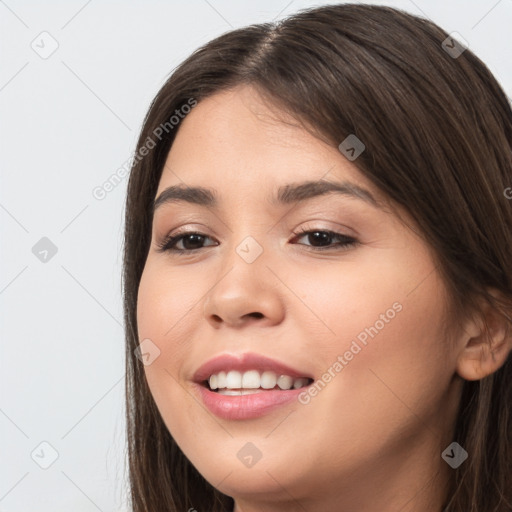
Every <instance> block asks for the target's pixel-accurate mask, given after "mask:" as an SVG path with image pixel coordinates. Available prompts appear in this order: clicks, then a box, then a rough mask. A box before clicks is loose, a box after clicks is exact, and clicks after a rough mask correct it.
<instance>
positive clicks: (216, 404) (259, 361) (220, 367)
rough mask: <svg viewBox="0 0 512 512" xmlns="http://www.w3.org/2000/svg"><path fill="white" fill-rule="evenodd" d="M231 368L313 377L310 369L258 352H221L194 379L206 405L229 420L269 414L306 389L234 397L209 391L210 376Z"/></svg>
mask: <svg viewBox="0 0 512 512" xmlns="http://www.w3.org/2000/svg"><path fill="white" fill-rule="evenodd" d="M230 370H237V371H239V372H244V371H247V370H258V371H260V372H264V371H273V372H275V373H276V374H278V375H289V376H290V377H294V378H299V377H307V378H310V379H313V377H312V376H311V375H310V374H309V373H307V372H303V371H300V370H296V369H294V368H291V367H289V366H286V365H284V364H282V363H280V362H278V361H275V360H273V359H269V358H268V357H265V356H262V355H259V354H253V353H244V354H241V355H239V356H234V355H231V354H222V355H220V356H217V357H214V358H213V359H210V360H209V361H207V362H206V363H205V364H203V365H202V366H201V367H200V368H198V370H197V371H196V372H195V373H194V376H193V380H194V382H195V387H196V389H197V392H198V393H199V395H200V397H201V399H202V401H203V403H204V404H205V406H206V407H207V408H208V409H209V410H210V411H211V412H212V413H213V414H215V415H216V416H219V417H221V418H224V419H228V420H243V419H251V418H257V417H259V416H262V415H264V414H268V413H270V412H271V411H273V410H274V409H276V408H278V407H281V406H284V405H286V404H288V403H290V402H293V401H294V400H295V401H296V400H297V397H298V395H299V394H300V393H301V392H302V391H304V390H305V389H306V387H303V388H300V389H290V390H284V391H279V390H268V391H261V392H260V393H253V394H250V395H238V396H236V395H235V396H231V395H221V394H219V393H217V392H214V391H210V389H209V387H208V386H205V385H204V383H205V381H206V380H207V379H208V378H209V377H210V375H212V374H214V373H219V372H221V371H230Z"/></svg>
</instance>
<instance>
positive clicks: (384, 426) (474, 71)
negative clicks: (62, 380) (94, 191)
mask: <svg viewBox="0 0 512 512" xmlns="http://www.w3.org/2000/svg"><path fill="white" fill-rule="evenodd" d="M454 49H455V50H457V51H454ZM186 105H194V106H193V108H189V109H188V111H187V113H186V115H185V116H183V117H181V118H180V120H179V123H178V124H177V125H174V124H173V125H172V127H171V126H170V125H169V119H170V118H171V116H173V114H174V113H175V112H176V110H178V111H180V112H183V106H186ZM166 123H167V124H166ZM162 127H164V128H165V129H162ZM156 134H159V136H158V137H156ZM149 139H151V140H153V141H154V142H155V144H154V147H152V149H151V150H149V151H148V152H147V154H146V155H145V156H144V158H142V159H139V160H138V161H137V162H136V163H135V164H134V166H133V168H132V171H131V176H130V181H129V186H128V195H127V203H126V232H125V253H124V265H125V267H124V286H125V290H124V293H125V321H126V334H127V352H126V356H127V381H126V393H127V395H126V396H127V429H128V430H127V433H128V453H129V472H130V483H131V499H132V507H133V510H134V512H164V511H165V512H177V511H180V512H181V511H183V512H184V511H187V510H197V511H198V512H202V511H208V512H217V511H233V510H234V511H235V512H277V511H279V512H291V511H298V510H301V511H311V512H315V511H320V510H322V511H323V512H339V511H349V510H352V511H357V512H374V511H375V510H379V511H380V512H397V511H401V512H412V511H414V512H443V511H446V512H461V511H464V512H505V511H510V510H511V509H512V496H511V489H512V480H511V475H512V467H511V464H512V451H511V428H512V427H511V425H512V410H511V407H512V361H511V358H510V357H509V355H510V352H511V350H512V338H511V331H510V323H511V311H512V201H510V200H509V199H508V198H507V197H506V194H504V190H506V189H507V187H510V186H511V185H512V149H511V146H512V112H511V108H510V105H509V103H508V101H507V98H506V96H505V94H504V93H503V91H502V89H501V88H500V86H499V85H498V83H497V82H496V80H495V79H494V77H493V76H492V75H491V73H490V72H489V70H488V69H487V68H486V66H485V65H484V64H483V63H482V62H481V61H480V60H479V59H478V58H477V57H476V56H475V55H474V54H473V53H472V52H471V51H470V50H469V49H465V48H464V47H463V46H461V45H460V44H459V43H458V42H457V41H456V40H454V39H452V38H450V36H449V35H448V34H447V33H446V32H444V31H443V30H441V29H440V28H439V27H437V26H436V25H434V24H432V23H431V22H428V21H426V20H424V19H420V18H418V17H415V16H413V15H410V14H407V13H405V12H403V11H400V10H396V9H392V8H387V7H378V6H371V5H357V4H344V5H331V6H327V7H320V8H316V9H310V10H307V11H303V12H300V13H298V14H296V15H293V16H291V17H289V18H287V19H286V20H284V21H282V22H279V23H278V24H262V25H254V26H250V27H247V28H244V29H240V30H234V31H232V32H229V33H227V34H224V35H222V36H221V37H218V38H217V39H215V40H213V41H211V42H210V43H208V44H206V45H205V46H204V47H202V48H200V49H199V50H197V51H196V52H195V53H194V54H193V55H192V56H190V57H189V58H188V59H187V60H186V61H185V62H184V63H182V64H181V65H180V66H179V67H178V68H177V69H176V70H175V71H174V72H173V74H172V76H171V77H170V78H169V79H168V81H167V82H166V84H165V85H164V86H163V87H162V89H161V90H160V92H159V93H158V95H157V96H156V98H155V100H154V101H153V103H152V105H151V107H150V109H149V112H148V115H147V117H146V119H145V122H144V126H143V128H142V131H141V135H140V138H139V142H138V145H137V150H139V149H140V148H141V147H142V146H144V145H145V144H147V141H148V140H149ZM152 146H153V144H152ZM363 333H366V337H365V336H364V334H363ZM370 333H371V336H370ZM363 338H364V340H365V342H364V343H363V341H362V339H363ZM354 343H355V344H356V345H357V347H358V348H359V350H358V349H357V348H356V345H354ZM137 354H138V355H139V356H140V355H141V354H142V357H137ZM339 357H342V359H343V361H344V363H345V364H341V363H340V360H339ZM141 361H142V362H141ZM337 364H338V365H339V366H337ZM314 389H316V391H314ZM304 397H309V398H308V399H307V400H305V399H304ZM369 490H371V492H369Z"/></svg>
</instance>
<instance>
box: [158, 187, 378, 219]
mask: <svg viewBox="0 0 512 512" xmlns="http://www.w3.org/2000/svg"><path fill="white" fill-rule="evenodd" d="M331 193H336V194H340V195H343V196H347V197H352V198H355V199H361V200H363V201H365V202H367V203H368V204H370V205H371V206H373V207H375V208H382V206H381V205H380V203H379V202H378V201H377V200H376V199H375V198H374V196H373V195H372V194H371V193H370V192H369V191H368V190H366V189H364V188H362V187H360V186H358V185H355V184H354V183H350V182H348V181H344V182H340V183H336V182H332V181H325V180H319V181H304V182H301V183H291V184H288V185H283V186H281V187H279V189H278V192H277V195H276V196H275V197H272V198H271V199H270V203H271V204H272V205H273V206H279V205H289V204H296V203H299V202H302V201H306V200H308V199H312V198H314V197H318V196H323V195H326V194H331ZM175 202H187V203H191V204H197V205H200V206H206V207H209V208H215V207H217V206H218V204H219V199H218V197H217V194H216V192H215V190H213V189H210V188H205V187H200V186H194V187H189V186H188V185H181V184H180V185H172V186H170V187H167V188H166V189H164V190H163V191H162V192H161V193H160V195H159V196H158V197H157V198H156V199H155V201H154V203H153V212H155V211H156V209H157V208H159V207H160V206H162V205H164V204H169V203H175Z"/></svg>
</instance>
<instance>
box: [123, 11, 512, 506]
mask: <svg viewBox="0 0 512 512" xmlns="http://www.w3.org/2000/svg"><path fill="white" fill-rule="evenodd" d="M448 37H449V36H448V34H447V33H446V32H444V31H443V30H442V29H441V28H439V27H438V26H436V25H435V24H433V23H431V22H429V21H427V20H424V19H422V18H419V17H416V16H413V15H411V14H408V13H406V12H404V11H401V10H398V9H394V8H389V7H382V6H375V5H359V4H341V5H331V6H325V7H320V8H314V9H308V10H304V11H301V12H299V13H297V14H295V15H292V16H290V17H288V18H287V19H285V20H283V21H280V22H278V23H275V24H271V23H264V24H259V25H252V26H249V27H246V28H242V29H238V30H233V31H231V32H229V33H226V34H224V35H222V36H220V37H218V38H216V39H214V40H213V41H211V42H209V43H208V44H206V45H204V46H203V47H201V48H199V49H198V50H197V51H195V52H194V53H193V54H192V55H191V56H190V57H189V58H188V59H187V60H185V61H184V62H183V63H182V64H181V65H180V66H178V67H177V68H176V69H175V70H174V72H173V73H172V75H171V76H170V78H169V79H168V80H167V82H166V83H165V84H164V86H163V87H162V88H161V90H160V91H159V93H158V94H157V96H156V98H155V99H154V100H153V102H152V104H151V106H150V108H149V111H148V114H147V116H146V118H145V120H144V125H143V128H142V131H141V134H140V138H139V141H138V144H137V153H138V154H142V153H143V152H141V151H140V150H141V148H143V146H146V147H147V148H148V147H150V149H149V151H145V152H144V153H147V154H145V155H144V156H143V157H140V158H137V159H136V160H135V161H134V164H133V166H132V169H131V174H130V179H129V184H128V193H127V200H126V218H125V245H124V275H123V285H124V317H125V324H126V415H127V417H126V420H127V442H128V458H129V467H128V471H129V481H130V493H131V496H130V497H131V502H132V507H133V511H134V512H158V511H166V512H173V511H174V512H177V511H180V512H182V511H186V510H188V509H189V508H193V507H196V508H198V509H199V510H208V511H210V512H212V511H213V512H219V511H231V510H232V509H233V500H232V499H231V498H230V497H228V496H225V495H223V494H221V493H220V492H219V491H217V490H216V489H215V488H213V487H212V486H211V485H210V484H209V483H208V482H206V480H205V479H204V478H203V477H202V476H201V475H200V474H199V473H198V471H197V470H196V469H195V468H194V467H193V466H192V464H191V463H190V462H189V461H188V459H187V458H186V457H185V455H184V454H183V453H182V452H181V450H180V449H179V447H178V446H177V444H176V443H175V441H174V439H173V438H172V436H171V434H170V433H169V431H168V430H167V428H166V427H165V425H164V422H163V420H162V418H161V417H160V414H159V412H158V410H157V407H156V405H155V402H154V400H153V398H152V396H151V393H150V390H149V388H148V385H147V382H146V379H145V375H144V368H143V364H142V363H141V362H140V361H139V359H138V358H137V357H136V356H135V354H134V350H135V349H136V348H137V346H138V344H139V341H140V340H139V339H138V335H137V323H136V307H137V290H138V286H139V282H140V278H141V274H142V271H143V268H144V264H145V261H146V257H147V254H148V249H149V246H150V241H151V224H152V202H153V200H154V198H155V194H156V190H157V187H158V183H159V179H160V176H161V173H162V169H163V166H164V162H165V160H166V157H167V154H168V152H169V149H170V147H171V144H172V143H173V140H174V137H175V135H176V132H177V130H178V129H179V124H177V125H175V124H174V122H169V120H170V118H171V116H173V114H175V112H176V110H178V111H180V112H182V113H183V112H187V110H186V109H185V108H184V105H191V104H193V102H194V101H195V102H200V101H201V100H202V99H204V98H207V97H208V96H210V95H212V94H215V93H216V92H219V91H222V90H226V89H229V88H232V87H235V86H237V85H242V84H251V85H252V86H254V87H256V88H257V90H258V91H259V92H260V93H261V94H262V96H263V97H265V98H266V99H268V101H269V102H270V103H271V104H273V105H274V106H275V107H276V109H280V110H282V111H284V112H287V113H289V114H292V115H293V116H294V118H295V119H297V121H298V122H300V123H302V125H303V126H304V127H305V128H307V129H312V130H314V132H315V134H316V136H318V137H320V138H322V139H323V140H325V141H327V142H329V143H330V144H332V145H335V146H336V147H337V146H338V145H339V144H340V142H341V141H343V140H344V139H345V138H346V137H347V136H348V135H350V134H355V135H356V136H357V137H358V138H359V139H360V140H361V141H363V143H364V144H365V146H366V149H365V151H364V152H363V153H362V154H361V155H360V156H359V157H358V159H357V160H356V161H355V162H354V164H355V165H356V166H357V167H358V169H359V170H360V172H361V173H362V174H363V175H364V176H365V177H366V178H368V179H369V180H371V182H373V184H374V185H375V186H376V187H378V188H379V189H380V190H381V191H382V192H384V194H386V195H387V197H389V198H390V199H391V201H392V202H395V203H396V204H398V205H401V206H402V207H403V208H404V209H405V210H406V211H407V212H408V213H409V214H410V215H411V216H412V218H413V219H414V220H415V222H416V223H417V225H418V226H419V228H420V231H421V234H422V236H423V237H424V239H425V241H426V242H427V243H428V244H429V245H430V246H431V247H432V249H433V253H434V254H435V255H436V257H437V260H438V263H439V271H440V272H441V273H442V275H443V277H444V279H445V282H446V286H447V287H448V290H449V292H450V296H451V298H452V301H453V312H454V317H453V318H457V319H458V318H462V316H463V315H464V313H467V312H468V311H475V310H478V309H477V307H478V306H477V305H478V304H481V299H484V301H488V303H489V304H491V306H492V307H493V308H494V309H495V310H496V311H498V312H499V314H500V315H503V316H505V317H506V318H508V319H509V320H510V316H511V314H510V312H511V311H512V309H511V302H512V201H511V200H509V199H507V194H506V193H504V191H505V190H507V188H508V187H512V148H511V146H512V111H511V108H510V105H509V102H508V100H507V97H506V95H505V94H504V92H503V90H502V89H501V88H500V86H499V84H498V83H497V81H496V80H495V78H494V77H493V76H492V74H491V72H490V71H489V70H488V68H487V67H486V66H485V64H484V63H483V62H482V61H481V60H479V59H478V58H477V57H476V56H475V55H474V54H473V53H472V52H471V51H470V50H469V49H466V50H465V51H462V50H463V49H464V48H463V47H461V46H456V43H455V42H454V41H453V40H451V39H447V38H448ZM446 41H449V44H447V43H446ZM450 48H456V49H457V48H458V49H459V50H460V51H459V54H457V53H453V52H450ZM461 51H462V53H460V52H461ZM189 110H190V109H189ZM180 117H181V116H180ZM150 140H151V142H152V144H151V145H150V142H149V141H150ZM153 146H154V147H153ZM509 190H510V189H509ZM511 195H512V194H511ZM489 289H494V290H496V291H498V292H499V294H500V295H499V296H501V298H502V299H501V300H497V299H496V298H495V295H490V294H489V293H488V290H489ZM511 430H512V359H511V358H510V357H509V358H508V360H507V361H506V362H505V364H504V365H503V366H502V367H501V368H500V369H499V370H498V371H496V372H495V373H493V374H492V375H490V376H488V377H486V378H484V379H482V380H480V381H465V382H464V387H463V392H462V398H461V402H460V408H459V414H458V419H457V423H456V425H455V426H454V432H453V439H454V440H455V441H457V442H458V443H459V444H460V445H462V446H463V447H464V449H465V450H466V451H467V452H468V453H469V454H470V456H469V459H468V460H467V461H466V462H465V463H464V464H462V465H461V466H460V467H459V468H458V469H456V470H454V471H453V481H452V482H451V483H450V493H449V495H448V497H447V499H446V502H445V503H444V509H445V510H446V511H447V512H448V511H450V512H451V511H453V512H459V511H464V512H505V511H510V510H511V509H512V496H511V493H512V466H511V464H512V445H511V443H512V432H511Z"/></svg>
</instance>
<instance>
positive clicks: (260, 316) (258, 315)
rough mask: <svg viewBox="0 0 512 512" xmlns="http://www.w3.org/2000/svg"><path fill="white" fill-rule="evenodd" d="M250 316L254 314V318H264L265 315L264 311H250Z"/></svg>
mask: <svg viewBox="0 0 512 512" xmlns="http://www.w3.org/2000/svg"><path fill="white" fill-rule="evenodd" d="M248 316H252V317H254V318H262V317H263V313H258V312H255V313H249V315H248Z"/></svg>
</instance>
